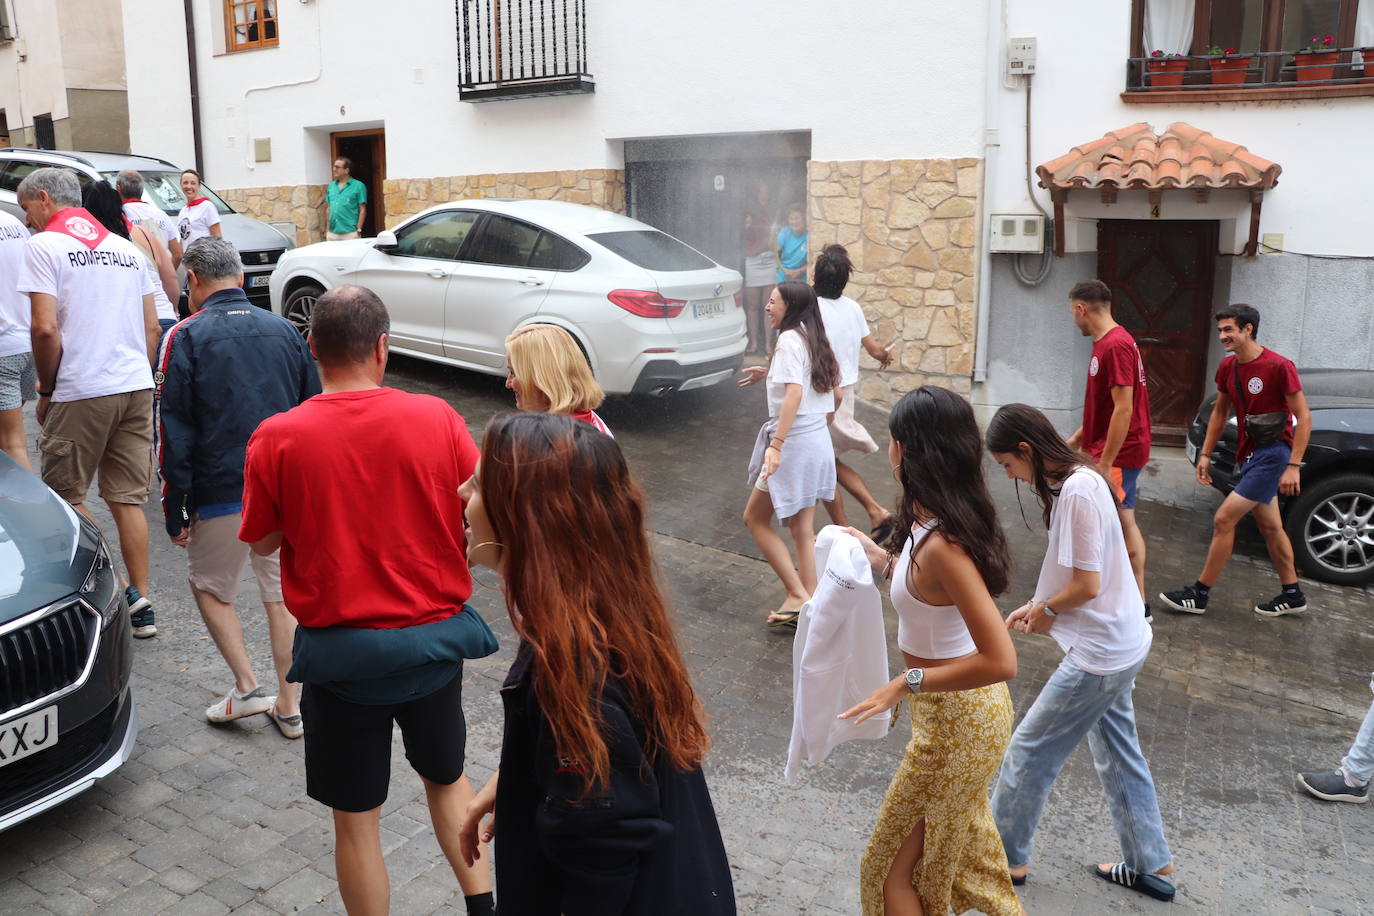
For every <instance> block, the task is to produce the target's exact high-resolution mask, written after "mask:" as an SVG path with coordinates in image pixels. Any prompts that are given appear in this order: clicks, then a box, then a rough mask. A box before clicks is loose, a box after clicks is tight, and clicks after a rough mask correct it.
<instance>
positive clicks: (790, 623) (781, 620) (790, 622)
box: [767, 611, 801, 630]
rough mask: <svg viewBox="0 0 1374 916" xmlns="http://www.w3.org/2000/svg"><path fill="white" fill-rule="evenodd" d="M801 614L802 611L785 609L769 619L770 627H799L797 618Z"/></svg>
mask: <svg viewBox="0 0 1374 916" xmlns="http://www.w3.org/2000/svg"><path fill="white" fill-rule="evenodd" d="M800 616H801V611H783V612H781V613H779V614H776V615H775V619H773V620H769V621H767V623H768V626H769V628H770V629H775V630H776V629H781V628H784V627H790V628H791V629H793V630H795V629H796V628H797V618H798V617H800Z"/></svg>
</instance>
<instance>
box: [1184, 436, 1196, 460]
mask: <svg viewBox="0 0 1374 916" xmlns="http://www.w3.org/2000/svg"><path fill="white" fill-rule="evenodd" d="M1183 452H1184V454H1186V455H1187V456H1188V461H1189V463H1191V464H1197V446H1196V445H1194V444H1193V440H1192V439H1188V440H1185V441H1184V443H1183Z"/></svg>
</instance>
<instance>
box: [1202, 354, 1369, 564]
mask: <svg viewBox="0 0 1374 916" xmlns="http://www.w3.org/2000/svg"><path fill="white" fill-rule="evenodd" d="M1298 377H1299V378H1300V379H1301V380H1302V387H1303V391H1304V393H1305V394H1306V395H1307V404H1308V406H1309V407H1310V408H1311V410H1312V439H1311V441H1310V443H1309V444H1308V446H1307V454H1305V455H1304V456H1303V460H1304V462H1305V463H1306V467H1304V468H1303V469H1302V492H1301V493H1300V494H1299V495H1298V496H1295V497H1293V498H1291V499H1289V498H1286V497H1280V498H1279V505H1280V508H1281V509H1282V511H1283V518H1284V528H1285V529H1286V530H1287V531H1288V537H1289V539H1290V540H1292V542H1293V553H1294V559H1295V560H1296V561H1297V564H1298V569H1299V570H1300V571H1302V572H1303V573H1305V574H1306V575H1309V576H1311V577H1312V578H1314V579H1320V580H1322V581H1323V582H1334V583H1336V584H1337V585H1367V584H1369V583H1371V582H1374V372H1366V371H1361V370H1358V369H1299V370H1298ZM1215 402H1216V395H1215V394H1213V395H1212V397H1210V398H1208V399H1207V401H1206V402H1204V403H1203V405H1202V408H1201V409H1200V410H1199V411H1198V414H1197V417H1196V419H1194V420H1193V426H1192V428H1191V429H1190V430H1189V431H1188V444H1187V449H1188V459H1189V460H1190V461H1192V462H1193V464H1197V457H1198V452H1199V450H1201V448H1202V444H1203V439H1204V438H1205V437H1206V435H1207V420H1208V418H1209V417H1210V416H1211V414H1212V405H1213V404H1214V403H1215ZM1211 473H1212V486H1214V487H1216V488H1217V489H1218V490H1220V491H1221V492H1223V493H1230V492H1231V490H1232V488H1233V487H1234V486H1235V477H1236V421H1235V416H1234V415H1233V416H1232V417H1231V419H1230V420H1229V421H1228V422H1227V424H1226V428H1225V430H1224V432H1223V433H1222V437H1221V441H1220V442H1219V443H1217V447H1216V449H1215V450H1214V451H1213V452H1212V467H1211Z"/></svg>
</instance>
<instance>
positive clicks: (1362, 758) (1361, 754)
mask: <svg viewBox="0 0 1374 916" xmlns="http://www.w3.org/2000/svg"><path fill="white" fill-rule="evenodd" d="M1370 687H1374V681H1370ZM1341 769H1343V770H1345V771H1346V772H1347V773H1349V774H1350V775H1351V776H1354V777H1355V778H1356V779H1366V780H1367V779H1369V778H1370V777H1371V776H1374V703H1370V704H1369V712H1367V713H1365V714H1364V724H1363V725H1361V726H1360V733H1359V734H1357V735H1356V736H1355V743H1354V744H1352V745H1350V753H1348V754H1346V755H1345V759H1344V760H1342V761H1341Z"/></svg>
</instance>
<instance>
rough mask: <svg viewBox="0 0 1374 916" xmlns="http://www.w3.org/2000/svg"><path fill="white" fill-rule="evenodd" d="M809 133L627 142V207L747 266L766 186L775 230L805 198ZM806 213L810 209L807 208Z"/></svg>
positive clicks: (731, 263)
mask: <svg viewBox="0 0 1374 916" xmlns="http://www.w3.org/2000/svg"><path fill="white" fill-rule="evenodd" d="M810 158H811V132H810V131H791V132H786V133H760V134H719V135H705V136H694V137H663V138H653V139H645V140H626V141H625V184H626V209H627V211H628V213H629V215H630V216H632V217H634V218H635V219H637V220H641V221H643V222H646V223H648V224H649V225H651V226H654V227H655V228H657V229H661V230H663V231H664V232H666V233H668V234H669V235H672V236H676V237H677V238H680V239H682V240H683V241H684V242H686V243H687V244H689V245H691V246H692V247H694V248H696V249H697V250H698V251H701V252H702V253H703V254H706V255H708V256H710V257H711V258H713V259H714V260H715V261H717V262H718V263H720V264H723V265H725V266H726V267H731V268H734V269H735V270H739V271H741V272H743V267H744V256H745V252H744V247H745V245H744V233H745V222H746V216H747V214H749V213H750V212H751V211H756V210H757V208H758V204H757V200H758V193H759V188H760V187H761V186H762V187H766V188H768V191H767V200H768V203H767V206H766V208H765V211H764V212H766V213H767V214H768V217H769V218H770V220H771V225H770V227H769V230H770V237H771V238H776V236H777V231H778V229H779V228H780V227H782V226H784V225H786V222H787V209H788V207H789V206H791V205H793V204H801V205H803V207H804V206H805V203H806V162H807V160H808V159H810ZM803 212H805V210H803Z"/></svg>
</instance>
